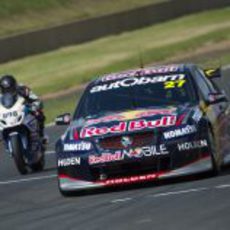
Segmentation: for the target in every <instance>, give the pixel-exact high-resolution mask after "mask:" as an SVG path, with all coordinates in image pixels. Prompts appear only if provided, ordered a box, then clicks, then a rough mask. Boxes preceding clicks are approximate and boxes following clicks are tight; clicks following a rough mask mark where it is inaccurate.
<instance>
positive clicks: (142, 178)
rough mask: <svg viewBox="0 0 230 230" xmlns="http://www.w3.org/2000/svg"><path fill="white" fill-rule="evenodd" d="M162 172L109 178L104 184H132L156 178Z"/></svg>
mask: <svg viewBox="0 0 230 230" xmlns="http://www.w3.org/2000/svg"><path fill="white" fill-rule="evenodd" d="M160 174H161V173H152V174H147V175H139V176H131V177H122V178H117V179H109V180H106V181H105V182H104V184H105V185H108V186H111V185H118V184H131V183H135V182H141V181H149V180H154V179H156V178H157V177H159V175H160Z"/></svg>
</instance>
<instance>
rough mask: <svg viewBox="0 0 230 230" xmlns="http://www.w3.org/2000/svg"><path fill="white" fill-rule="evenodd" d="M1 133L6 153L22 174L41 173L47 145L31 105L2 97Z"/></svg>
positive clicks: (16, 98) (19, 99)
mask: <svg viewBox="0 0 230 230" xmlns="http://www.w3.org/2000/svg"><path fill="white" fill-rule="evenodd" d="M0 131H1V132H2V140H3V142H4V145H5V150H6V152H8V153H9V154H10V156H11V157H13V158H14V162H15V165H16V167H17V169H18V171H19V172H20V173H21V174H26V173H28V169H30V170H31V171H33V172H35V171H42V170H43V169H44V164H45V158H44V153H45V143H43V140H42V138H41V136H40V134H39V123H38V120H37V119H36V117H35V115H34V114H33V111H32V109H31V106H29V105H28V104H26V101H25V99H24V98H23V97H21V96H19V95H12V94H6V95H3V96H2V97H1V104H0Z"/></svg>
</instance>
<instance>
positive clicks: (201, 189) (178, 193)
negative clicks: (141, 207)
mask: <svg viewBox="0 0 230 230" xmlns="http://www.w3.org/2000/svg"><path fill="white" fill-rule="evenodd" d="M205 190H208V188H192V189H188V190H179V191H173V192H165V193H158V194H154V195H150V196H151V197H161V196H170V195H180V194H185V193H192V192H201V191H205Z"/></svg>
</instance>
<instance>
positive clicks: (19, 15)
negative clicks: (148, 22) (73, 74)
mask: <svg viewBox="0 0 230 230" xmlns="http://www.w3.org/2000/svg"><path fill="white" fill-rule="evenodd" d="M162 1H169V0H141V1H140V0H116V1H108V0H1V1H0V36H8V35H11V34H15V33H19V32H24V31H28V30H35V29H40V28H44V27H50V26H54V25H60V24H63V23H66V22H70V21H73V20H79V19H86V18H91V17H96V16H101V15H105V14H111V13H115V12H120V11H124V10H129V9H133V8H137V7H141V6H145V5H148V4H152V3H157V2H162Z"/></svg>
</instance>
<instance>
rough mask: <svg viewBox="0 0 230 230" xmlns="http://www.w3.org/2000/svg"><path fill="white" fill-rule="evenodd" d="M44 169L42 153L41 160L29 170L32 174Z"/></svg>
mask: <svg viewBox="0 0 230 230" xmlns="http://www.w3.org/2000/svg"><path fill="white" fill-rule="evenodd" d="M44 167H45V159H44V153H42V157H41V159H40V160H39V161H38V162H37V163H35V164H32V165H31V166H30V168H31V170H32V171H33V172H40V171H42V170H43V169H44Z"/></svg>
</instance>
